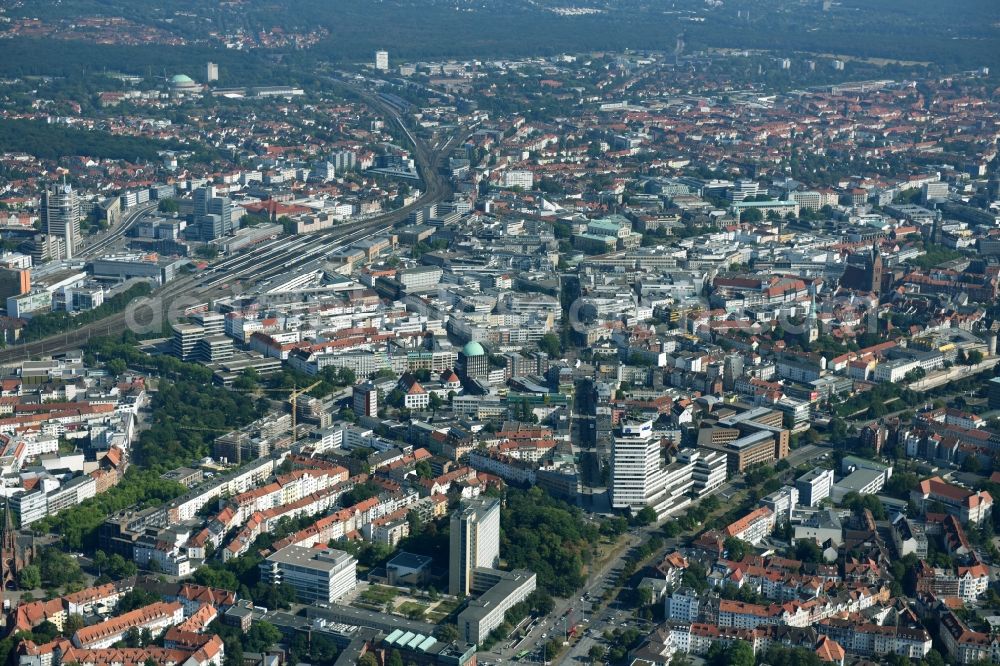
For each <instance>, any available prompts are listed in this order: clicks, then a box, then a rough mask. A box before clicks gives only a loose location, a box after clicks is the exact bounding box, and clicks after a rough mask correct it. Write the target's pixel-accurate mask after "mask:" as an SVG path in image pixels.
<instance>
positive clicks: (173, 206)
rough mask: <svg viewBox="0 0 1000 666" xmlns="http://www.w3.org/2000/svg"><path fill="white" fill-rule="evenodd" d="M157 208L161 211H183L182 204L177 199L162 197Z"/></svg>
mask: <svg viewBox="0 0 1000 666" xmlns="http://www.w3.org/2000/svg"><path fill="white" fill-rule="evenodd" d="M156 209H157V210H158V211H160V212H161V213H179V212H181V206H180V204H179V203H177V199H171V198H167V199H160V202H159V203H158V204H156Z"/></svg>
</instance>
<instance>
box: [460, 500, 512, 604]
mask: <svg viewBox="0 0 1000 666" xmlns="http://www.w3.org/2000/svg"><path fill="white" fill-rule="evenodd" d="M450 539H451V543H450V546H451V548H450V558H449V562H448V594H455V595H458V594H469V593H470V592H471V591H472V570H473V569H476V568H477V567H485V568H487V569H495V568H496V567H497V566H498V565H499V563H500V500H499V499H498V498H496V497H485V498H479V499H476V500H471V501H469V502H466V503H465V504H464V505H463V506H462V508H461V509H460V510H458V511H456V512H455V513H453V514H451V535H450Z"/></svg>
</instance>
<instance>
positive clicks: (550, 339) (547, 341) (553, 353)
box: [538, 333, 562, 358]
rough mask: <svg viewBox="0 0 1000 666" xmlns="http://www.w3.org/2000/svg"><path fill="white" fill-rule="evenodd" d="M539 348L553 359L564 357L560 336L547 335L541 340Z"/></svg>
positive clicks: (539, 340)
mask: <svg viewBox="0 0 1000 666" xmlns="http://www.w3.org/2000/svg"><path fill="white" fill-rule="evenodd" d="M538 348H539V349H540V350H541V351H543V352H545V353H546V354H548V355H549V356H550V357H552V358H559V357H560V356H562V344H560V342H559V336H558V335H556V334H555V333H546V334H545V335H543V336H542V337H541V338H539V339H538Z"/></svg>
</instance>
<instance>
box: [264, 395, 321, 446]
mask: <svg viewBox="0 0 1000 666" xmlns="http://www.w3.org/2000/svg"><path fill="white" fill-rule="evenodd" d="M322 383H323V380H318V381H315V382H313V383H312V384H310V385H309V386H307V387H305V388H304V389H295V388H293V389H292V392H291V393H290V394H289V396H288V402H289V403H291V405H292V444H295V442H297V441H299V431H298V425H297V424H298V421H297V419H298V418H299V410H298V400H299V396H300V395H302V394H303V393H308V392H309V391H311V390H313V389H314V388H316V387H317V386H319V385H320V384H322ZM269 390H280V389H269Z"/></svg>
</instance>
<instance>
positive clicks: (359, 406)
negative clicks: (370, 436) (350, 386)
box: [353, 382, 378, 416]
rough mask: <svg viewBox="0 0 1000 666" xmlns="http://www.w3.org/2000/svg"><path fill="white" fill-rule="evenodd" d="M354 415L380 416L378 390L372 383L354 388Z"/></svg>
mask: <svg viewBox="0 0 1000 666" xmlns="http://www.w3.org/2000/svg"><path fill="white" fill-rule="evenodd" d="M353 392H354V395H353V399H354V414H355V415H356V416H378V389H376V388H375V385H374V384H372V383H371V382H365V383H364V384H358V385H357V386H355V387H354V391H353Z"/></svg>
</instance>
